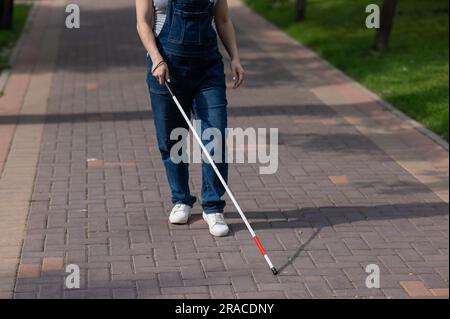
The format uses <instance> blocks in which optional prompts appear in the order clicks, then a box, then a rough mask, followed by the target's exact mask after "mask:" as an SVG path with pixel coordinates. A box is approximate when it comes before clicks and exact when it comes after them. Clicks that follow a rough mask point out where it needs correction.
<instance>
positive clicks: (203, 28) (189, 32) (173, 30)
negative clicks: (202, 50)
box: [169, 9, 211, 45]
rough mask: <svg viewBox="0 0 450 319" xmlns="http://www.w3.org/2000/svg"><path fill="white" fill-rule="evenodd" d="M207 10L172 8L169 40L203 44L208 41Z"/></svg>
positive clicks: (208, 19)
mask: <svg viewBox="0 0 450 319" xmlns="http://www.w3.org/2000/svg"><path fill="white" fill-rule="evenodd" d="M209 15H210V14H209V12H208V11H185V10H181V9H174V12H173V20H172V25H171V27H170V32H169V41H170V42H172V43H175V44H191V45H204V44H207V43H208V42H209V41H210V38H211V37H210V36H209V34H210V28H211V26H209V23H210V20H211V19H210V16H209Z"/></svg>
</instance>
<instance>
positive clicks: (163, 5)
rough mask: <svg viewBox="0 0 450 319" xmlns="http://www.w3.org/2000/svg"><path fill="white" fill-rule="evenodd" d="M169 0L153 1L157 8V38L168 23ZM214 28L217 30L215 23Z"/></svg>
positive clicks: (155, 29) (155, 23) (155, 19)
mask: <svg viewBox="0 0 450 319" xmlns="http://www.w3.org/2000/svg"><path fill="white" fill-rule="evenodd" d="M168 1H169V0H153V7H154V8H155V14H154V19H153V20H154V24H153V32H154V33H155V35H156V36H158V35H159V33H160V32H161V30H162V28H163V26H164V21H166V11H167V4H168ZM217 1H219V0H214V4H217ZM213 27H214V29H215V25H214V21H213Z"/></svg>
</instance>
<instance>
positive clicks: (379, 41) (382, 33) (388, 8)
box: [373, 0, 398, 51]
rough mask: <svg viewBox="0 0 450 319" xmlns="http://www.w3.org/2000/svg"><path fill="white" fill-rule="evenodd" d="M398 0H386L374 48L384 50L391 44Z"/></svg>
mask: <svg viewBox="0 0 450 319" xmlns="http://www.w3.org/2000/svg"><path fill="white" fill-rule="evenodd" d="M397 3H398V0H384V1H383V7H382V8H381V16H380V28H379V29H378V30H377V33H376V35H375V42H374V45H373V47H374V49H375V50H377V51H384V50H386V49H387V48H388V46H389V38H390V36H391V32H392V26H393V25H394V17H395V11H396V8H397Z"/></svg>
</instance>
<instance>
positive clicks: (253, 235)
mask: <svg viewBox="0 0 450 319" xmlns="http://www.w3.org/2000/svg"><path fill="white" fill-rule="evenodd" d="M166 87H167V89H168V90H169V92H170V95H171V96H172V99H173V100H174V102H175V104H176V105H177V107H178V110H180V112H181V115H183V117H184V119H185V121H186V123H187V124H188V125H189V128H190V129H191V131H192V134H194V137H195V139H196V140H197V142H198V144H199V145H200V147H201V149H202V150H203V153H204V154H205V155H206V158H207V159H208V161H209V163H210V164H211V166H212V168H213V169H214V172H215V173H216V175H217V177H219V180H220V182H221V183H222V185H223V187H224V188H225V190H226V192H227V193H228V196H230V198H231V201H232V202H233V204H234V206H235V207H236V209H237V211H238V213H239V215H240V216H241V218H242V220H243V221H244V224H245V226H247V229H248V231H249V232H250V234H251V235H252V238H253V239H254V240H255V242H256V245H257V246H258V248H259V251H260V252H261V254H262V255H263V256H264V259H265V260H266V262H267V264H268V265H269V267H270V270H271V271H272V273H273V274H274V275H277V274H278V271H277V269H276V268H275V266H274V265H273V264H272V262H271V261H270V258H269V256H268V255H267V253H266V251H265V249H264V247H263V245H262V244H261V242H260V241H259V238H258V236H257V235H256V234H255V232H254V231H253V228H252V226H251V225H250V223H249V222H248V220H247V218H246V217H245V215H244V213H243V212H242V209H241V207H240V206H239V204H238V202H237V201H236V198H234V195H233V193H232V192H231V190H230V188H229V187H228V185H227V183H226V182H225V180H224V179H223V177H222V175H221V174H220V172H219V170H218V168H217V166H216V164H215V163H214V161H213V159H212V158H211V155H210V154H209V151H208V150H207V149H206V147H205V146H204V145H203V143H202V140H201V139H200V136H198V134H197V131H196V130H195V128H194V126H193V125H192V123H191V121H190V119H189V118H188V116H187V115H186V113H185V112H184V110H183V107H182V106H181V104H180V102H179V101H178V99H177V97H176V96H175V94H174V93H173V91H172V89H171V88H170V86H169V84H168V83H167V82H166Z"/></svg>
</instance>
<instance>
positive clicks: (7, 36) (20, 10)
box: [0, 4, 31, 71]
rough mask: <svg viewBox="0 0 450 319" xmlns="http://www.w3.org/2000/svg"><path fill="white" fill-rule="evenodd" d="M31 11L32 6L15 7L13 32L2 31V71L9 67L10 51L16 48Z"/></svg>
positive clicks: (0, 57) (0, 62)
mask: <svg viewBox="0 0 450 319" xmlns="http://www.w3.org/2000/svg"><path fill="white" fill-rule="evenodd" d="M30 9H31V5H30V4H16V5H14V24H13V28H12V30H0V71H1V70H2V69H5V68H8V67H9V65H8V60H9V51H10V50H9V49H11V48H13V47H14V45H15V43H16V41H17V39H18V38H19V36H20V34H21V33H22V30H23V27H24V25H25V23H26V21H27V17H28V13H29V12H30Z"/></svg>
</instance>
